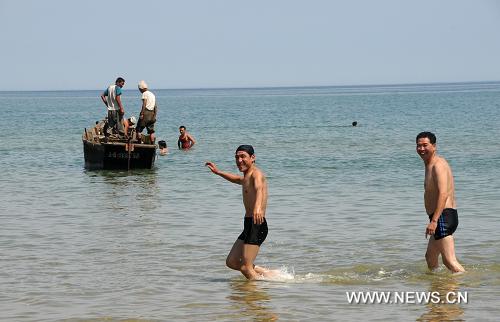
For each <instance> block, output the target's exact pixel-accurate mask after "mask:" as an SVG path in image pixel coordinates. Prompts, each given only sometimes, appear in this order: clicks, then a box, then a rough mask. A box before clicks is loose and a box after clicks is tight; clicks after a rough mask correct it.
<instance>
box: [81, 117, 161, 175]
mask: <svg viewBox="0 0 500 322" xmlns="http://www.w3.org/2000/svg"><path fill="white" fill-rule="evenodd" d="M103 127H104V123H103V122H99V123H98V124H96V126H94V127H93V128H91V129H90V130H87V129H85V130H84V132H83V136H82V141H83V155H84V157H85V168H86V169H89V170H98V169H104V170H114V169H125V170H129V169H152V168H153V166H154V163H155V159H156V144H154V143H151V142H150V140H149V136H148V135H146V136H144V135H143V136H142V141H143V142H139V141H138V140H137V139H136V138H135V132H134V136H133V137H132V138H129V139H125V138H120V137H119V136H116V135H110V136H105V135H104V134H103V133H104V131H103Z"/></svg>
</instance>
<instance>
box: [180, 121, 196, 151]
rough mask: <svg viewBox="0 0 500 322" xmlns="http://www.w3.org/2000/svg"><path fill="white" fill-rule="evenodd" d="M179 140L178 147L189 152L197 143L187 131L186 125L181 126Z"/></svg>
mask: <svg viewBox="0 0 500 322" xmlns="http://www.w3.org/2000/svg"><path fill="white" fill-rule="evenodd" d="M179 133H180V135H179V139H178V140H177V146H178V147H179V149H183V150H189V149H191V148H192V147H193V145H194V144H195V143H196V141H195V140H194V138H193V136H192V135H191V134H189V133H188V132H187V131H186V127H185V126H184V125H181V126H179Z"/></svg>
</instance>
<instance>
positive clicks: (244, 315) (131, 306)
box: [0, 83, 500, 321]
mask: <svg viewBox="0 0 500 322" xmlns="http://www.w3.org/2000/svg"><path fill="white" fill-rule="evenodd" d="M153 91H154V92H155V94H156V95H157V99H158V104H159V117H158V123H157V134H158V137H159V138H160V139H165V140H166V141H167V143H168V145H169V147H170V149H171V150H170V151H171V152H170V154H169V155H168V156H166V157H159V158H158V159H157V162H156V166H155V169H153V170H148V171H145V170H140V171H138V170H136V171H130V172H113V171H86V170H85V169H84V168H83V164H84V161H83V147H82V142H81V134H82V131H83V129H84V128H85V127H87V128H88V127H90V126H91V125H92V124H94V123H95V121H96V120H99V119H101V118H102V117H103V116H104V114H105V108H104V106H103V104H102V102H100V99H99V95H100V92H99V91H65V92H1V93H0V112H1V113H2V115H3V117H2V121H1V124H2V125H3V126H2V128H3V131H1V132H0V142H1V144H0V160H1V162H0V173H1V174H2V175H1V176H0V187H1V188H0V191H1V194H0V287H1V292H0V319H1V320H4V321H58V320H62V321H87V320H90V321H123V320H127V321H215V320H217V321H273V320H280V321H331V320H342V321H360V320H361V321H363V320H379V321H389V320H406V321H412V320H419V321H427V320H429V321H430V320H432V321H434V320H442V319H449V320H465V321H473V320H495V319H497V317H498V316H499V314H500V308H499V307H498V301H499V298H500V252H499V246H500V234H499V233H498V231H500V221H499V220H498V217H499V214H500V193H499V192H500V179H499V178H500V140H499V138H500V108H499V107H500V83H491V84H440V85H418V86H375V87H331V88H329V87H322V88H268V89H220V90H153ZM123 101H124V104H125V109H126V113H127V115H131V114H135V115H136V116H137V113H138V110H139V107H140V96H139V92H138V91H135V90H130V91H125V92H124V96H123ZM353 121H357V122H358V124H359V125H358V126H357V127H352V126H350V125H351V122H353ZM180 125H185V126H186V127H187V129H188V131H189V132H190V133H191V134H192V135H193V136H194V137H195V138H196V139H197V142H198V144H197V145H196V146H195V148H194V149H192V150H191V151H179V150H177V149H176V148H175V145H176V140H177V135H178V131H177V129H178V127H179V126H180ZM423 130H430V131H433V132H435V133H436V134H437V137H438V152H439V153H440V154H441V155H443V156H445V157H446V158H447V159H448V161H449V162H450V164H451V166H452V168H453V171H454V175H455V181H456V194H457V201H458V210H459V217H460V225H459V227H458V230H457V232H456V233H455V240H456V250H457V256H458V258H459V260H460V261H461V262H462V263H463V265H464V267H465V268H466V269H467V271H468V272H467V273H466V274H464V275H460V276H453V275H451V274H449V273H448V272H447V271H446V270H444V269H443V270H441V271H440V272H438V273H435V274H429V273H428V272H427V268H426V265H425V259H424V253H425V249H426V245H427V241H426V239H425V238H424V230H425V226H426V223H427V216H426V214H425V211H424V207H423V200H422V199H423V174H424V171H423V163H422V161H421V160H420V158H419V157H418V155H417V154H416V153H415V136H416V134H417V133H418V132H420V131H423ZM240 144H252V145H254V147H255V150H256V156H257V164H258V166H260V167H261V169H262V170H263V171H264V172H265V173H266V174H267V176H268V184H269V204H268V212H267V218H268V222H269V229H270V233H269V235H268V239H267V240H266V242H265V243H264V244H263V246H262V248H261V252H260V254H259V256H258V258H257V264H260V265H264V266H267V267H271V268H280V269H282V270H283V271H286V272H288V273H289V274H292V275H293V279H289V280H277V281H259V282H247V281H246V280H245V279H244V278H242V276H241V275H240V274H239V273H238V272H235V271H231V270H230V269H227V268H225V265H224V264H225V257H226V255H227V253H228V251H229V250H230V248H231V246H232V244H233V242H234V240H235V239H236V238H237V236H238V235H239V233H240V231H241V229H242V217H243V213H244V210H243V206H242V203H241V190H240V187H239V186H236V185H233V184H230V183H229V182H226V181H224V180H223V179H221V178H219V177H217V176H215V175H213V174H211V173H210V171H209V170H208V169H207V168H206V167H204V162H205V161H207V160H212V161H214V162H216V163H217V164H218V166H219V167H220V168H221V169H223V170H226V171H232V172H236V171H237V168H236V167H235V165H234V150H235V148H236V147H237V146H238V145H240ZM350 291H389V292H408V293H410V294H411V292H439V293H440V294H441V295H442V296H444V295H445V294H446V293H447V292H450V291H454V292H461V293H466V294H467V297H468V303H461V304H425V303H408V304H350V303H349V302H348V300H347V296H346V292H350ZM410 302H411V299H410ZM414 302H415V301H414Z"/></svg>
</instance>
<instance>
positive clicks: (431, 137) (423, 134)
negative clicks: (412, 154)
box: [415, 132, 436, 144]
mask: <svg viewBox="0 0 500 322" xmlns="http://www.w3.org/2000/svg"><path fill="white" fill-rule="evenodd" d="M423 138H428V139H429V141H430V142H431V144H436V136H435V135H434V133H432V132H420V133H418V135H417V138H416V139H415V143H417V142H418V139H423Z"/></svg>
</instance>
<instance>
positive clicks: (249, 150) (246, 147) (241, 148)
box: [236, 144, 255, 156]
mask: <svg viewBox="0 0 500 322" xmlns="http://www.w3.org/2000/svg"><path fill="white" fill-rule="evenodd" d="M238 151H244V152H246V153H248V155H249V156H252V155H254V154H255V152H254V150H253V146H251V145H247V144H243V145H240V146H239V147H238V148H237V149H236V152H238Z"/></svg>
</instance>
